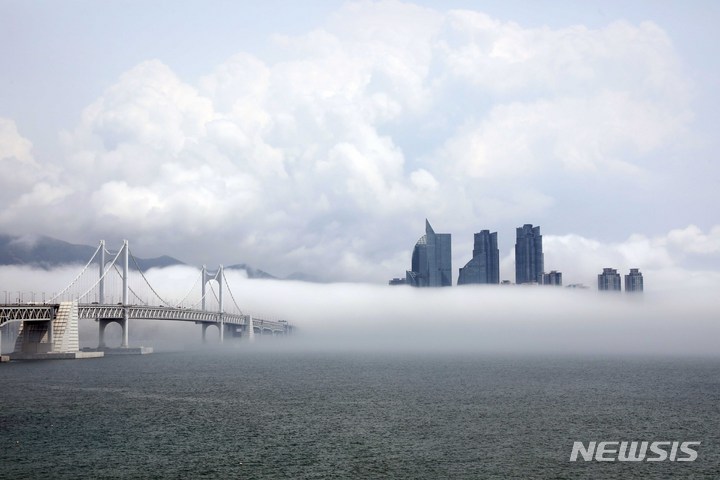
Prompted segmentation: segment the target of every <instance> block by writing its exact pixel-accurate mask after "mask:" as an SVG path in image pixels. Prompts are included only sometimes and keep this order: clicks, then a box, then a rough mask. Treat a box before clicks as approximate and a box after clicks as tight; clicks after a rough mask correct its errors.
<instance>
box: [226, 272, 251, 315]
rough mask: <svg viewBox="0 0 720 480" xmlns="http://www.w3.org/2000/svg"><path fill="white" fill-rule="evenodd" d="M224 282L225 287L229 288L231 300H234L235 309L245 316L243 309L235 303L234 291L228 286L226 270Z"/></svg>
mask: <svg viewBox="0 0 720 480" xmlns="http://www.w3.org/2000/svg"><path fill="white" fill-rule="evenodd" d="M222 275H223V280H225V286H226V287H227V290H228V292H229V293H230V298H231V299H232V301H233V303H234V304H235V308H237V309H238V312H240V315H245V314H244V313H243V311H242V308H240V306H239V305H238V304H237V302H236V301H235V295H233V293H232V289H231V288H230V285H229V284H228V281H227V277H226V276H225V270H223V274H222Z"/></svg>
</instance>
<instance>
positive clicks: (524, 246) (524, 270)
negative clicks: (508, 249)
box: [515, 224, 545, 284]
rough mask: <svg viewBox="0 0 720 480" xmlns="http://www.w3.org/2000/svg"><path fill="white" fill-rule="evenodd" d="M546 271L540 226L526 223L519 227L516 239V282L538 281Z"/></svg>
mask: <svg viewBox="0 0 720 480" xmlns="http://www.w3.org/2000/svg"><path fill="white" fill-rule="evenodd" d="M544 271H545V268H544V262H543V250H542V235H540V227H533V226H532V225H531V224H525V225H523V226H522V227H520V228H518V229H517V240H516V241H515V283H517V284H521V283H532V282H537V281H538V275H540V274H541V273H543V272H544Z"/></svg>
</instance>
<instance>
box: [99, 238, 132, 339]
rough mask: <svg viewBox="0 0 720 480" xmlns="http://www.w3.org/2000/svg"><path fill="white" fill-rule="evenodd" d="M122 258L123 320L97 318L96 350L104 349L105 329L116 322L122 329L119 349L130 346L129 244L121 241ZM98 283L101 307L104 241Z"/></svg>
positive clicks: (103, 288) (103, 287) (103, 301)
mask: <svg viewBox="0 0 720 480" xmlns="http://www.w3.org/2000/svg"><path fill="white" fill-rule="evenodd" d="M120 254H121V256H122V281H123V283H122V306H123V318H122V320H116V319H112V318H98V328H99V332H98V333H99V335H98V336H99V342H98V348H105V346H106V345H105V328H106V327H107V326H108V325H109V324H111V323H113V322H117V323H119V324H120V327H122V343H121V344H120V348H128V346H129V345H130V342H129V339H130V332H129V330H130V329H129V326H130V318H129V315H130V299H129V295H128V293H129V286H128V280H129V273H130V268H129V266H130V265H129V264H130V243H129V242H128V241H127V240H123V246H122V249H121V251H120ZM99 263H100V282H99V283H98V290H99V291H98V297H99V298H98V300H99V303H100V304H101V305H103V304H104V303H105V241H104V240H101V241H100V261H99Z"/></svg>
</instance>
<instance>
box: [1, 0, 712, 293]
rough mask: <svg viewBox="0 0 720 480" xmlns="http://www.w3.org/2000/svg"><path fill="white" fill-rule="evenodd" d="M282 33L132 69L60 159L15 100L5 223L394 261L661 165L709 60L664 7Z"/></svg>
mask: <svg viewBox="0 0 720 480" xmlns="http://www.w3.org/2000/svg"><path fill="white" fill-rule="evenodd" d="M273 42H274V48H275V49H276V50H277V52H278V53H277V54H276V55H275V56H274V57H273V56H270V55H268V57H267V58H261V57H259V56H253V55H251V54H249V53H246V52H239V53H237V54H236V55H234V56H232V57H231V58H229V59H228V60H227V61H225V62H223V63H222V64H220V65H218V66H217V67H216V68H214V69H213V70H212V71H211V72H209V73H207V75H205V76H203V77H202V78H201V79H200V80H199V81H197V82H196V84H195V83H192V82H191V81H189V80H188V79H182V78H180V77H179V76H178V75H177V74H176V73H175V72H174V71H173V70H172V69H171V68H170V67H169V66H167V65H165V64H164V63H162V61H160V60H149V61H146V62H143V63H141V64H139V65H137V66H135V67H133V68H131V69H129V70H128V71H127V72H125V73H124V74H123V75H122V76H121V77H120V78H119V79H118V81H117V82H116V83H114V84H113V85H111V86H110V87H109V88H107V90H106V91H105V92H104V93H103V94H102V95H101V96H100V97H99V98H98V99H97V100H96V101H94V102H92V104H91V105H89V106H88V107H87V108H86V109H85V111H84V112H83V113H82V117H81V120H80V122H79V124H78V125H77V126H76V128H74V129H71V130H70V131H69V132H67V133H65V134H64V137H63V138H64V148H65V152H64V157H63V160H62V161H61V162H57V163H56V164H55V163H54V162H48V161H44V160H43V161H40V160H38V161H37V166H33V162H35V160H33V158H32V155H31V154H30V144H29V142H28V141H27V140H25V139H23V138H22V137H21V136H19V134H18V133H17V131H16V129H15V127H14V124H12V122H10V121H4V122H0V153H1V154H2V155H0V157H2V160H1V161H3V162H6V161H12V162H15V163H16V164H17V163H20V164H22V165H25V166H26V167H27V168H28V170H27V172H30V173H22V174H21V175H20V177H21V178H25V177H27V179H26V180H25V181H24V182H25V183H22V182H19V183H17V185H19V186H18V187H17V188H15V189H14V190H13V189H12V188H10V187H8V188H9V189H8V190H6V191H5V192H4V193H3V195H6V196H7V199H6V200H7V203H8V204H12V205H14V206H13V210H12V211H11V212H3V213H2V214H0V227H2V228H3V229H5V230H10V231H13V230H18V231H20V232H28V233H51V234H53V235H56V236H61V237H65V238H69V239H78V238H77V237H78V236H79V235H82V236H83V239H84V241H91V240H94V239H95V238H97V237H105V238H111V237H113V236H116V237H118V238H120V237H128V238H132V239H134V240H135V241H136V242H140V243H142V242H148V243H149V242H154V243H156V244H161V245H163V246H164V248H166V249H167V251H168V252H169V253H173V254H174V255H176V256H182V257H184V258H186V259H187V260H188V261H194V262H198V263H200V262H203V261H208V256H211V258H212V259H215V258H222V260H220V261H223V262H227V261H228V260H227V259H236V260H230V261H247V262H250V263H253V264H255V265H256V266H258V267H260V268H263V269H265V270H268V271H271V272H275V273H278V274H287V273H290V272H292V271H296V270H305V271H307V272H308V273H311V274H317V275H319V276H321V277H322V276H326V277H331V278H343V279H354V280H363V279H372V280H383V279H386V278H388V277H390V276H393V275H398V274H399V273H400V272H402V271H404V270H405V268H406V267H407V265H406V264H404V263H401V262H400V261H399V259H401V258H403V257H406V258H407V259H408V260H407V261H409V255H410V253H409V250H410V248H411V247H412V242H414V240H415V239H416V237H417V235H418V232H419V231H421V230H422V219H423V218H425V217H430V218H431V219H432V218H437V219H442V223H443V224H444V225H449V226H450V227H457V226H459V225H473V226H474V225H476V224H477V223H481V222H488V221H493V222H502V225H503V226H507V225H512V224H522V223H524V222H526V221H527V217H528V216H534V215H537V216H543V215H547V214H548V212H549V211H550V210H551V209H552V208H555V207H559V208H561V207H562V205H564V204H566V203H567V202H568V201H575V199H570V198H567V197H564V198H559V197H558V196H559V195H562V193H561V192H560V191H559V189H558V188H557V187H558V185H557V183H556V182H559V181H572V180H573V179H583V180H586V179H588V178H594V176H596V175H599V178H602V179H603V180H608V179H612V180H613V181H627V179H630V181H635V180H637V179H639V178H644V175H646V174H647V173H648V171H649V170H652V172H653V173H656V172H658V171H662V169H663V161H664V160H663V155H662V150H663V149H665V148H668V146H670V145H673V144H674V143H676V142H678V141H679V140H680V139H682V138H683V135H685V130H686V128H687V125H688V122H689V121H690V119H691V114H690V111H689V107H688V96H689V94H688V91H689V88H690V87H689V81H688V80H687V78H686V76H685V74H684V72H683V70H682V69H681V68H680V65H679V62H678V59H677V55H676V53H675V51H674V49H673V45H672V42H671V41H670V39H669V38H668V36H667V35H666V34H665V33H664V32H663V31H662V29H660V28H659V27H658V26H656V25H654V24H652V23H642V24H639V25H633V24H630V23H627V22H616V23H612V24H610V25H608V26H606V27H604V28H600V29H595V30H593V29H589V28H586V27H584V26H582V25H578V26H574V27H570V28H564V29H550V28H547V27H544V28H525V27H523V26H521V25H517V24H514V23H507V22H501V21H499V20H496V19H493V18H491V17H489V16H487V15H485V14H482V13H478V12H471V11H464V10H456V11H450V12H442V11H439V10H432V9H427V8H423V7H420V6H417V5H413V4H409V3H401V2H396V1H383V2H351V3H348V4H346V5H344V6H343V7H342V8H340V9H339V10H338V11H337V12H336V13H335V14H334V15H333V16H332V18H330V19H329V20H328V22H327V23H326V24H325V25H323V26H321V27H319V28H317V29H315V30H313V31H310V32H307V33H305V34H300V35H296V36H288V35H277V36H276V37H275V38H274V39H273ZM8 152H9V153H8ZM8 158H9V159H11V160H7V159H8ZM649 158H652V162H650V161H649ZM37 171H42V172H43V174H42V175H40V174H38V173H37ZM558 176H560V177H562V180H557V179H554V177H558ZM38 180H42V183H41V182H39V181H38ZM0 181H2V180H0ZM5 181H6V182H7V180H5ZM36 182H37V183H38V186H35V183H36ZM593 188H594V189H593V190H591V191H588V192H585V193H586V194H587V195H588V196H589V197H592V196H593V195H600V194H602V195H605V194H607V190H608V189H609V190H610V191H611V194H612V195H614V196H617V194H618V191H617V190H613V189H612V187H608V185H607V184H602V183H601V182H597V185H595V186H594V187H593ZM600 211H601V207H600V206H595V205H594V204H591V205H589V207H588V211H587V212H584V214H585V215H593V213H598V212H600ZM445 228H447V227H445ZM445 228H440V229H441V230H444V229H445ZM570 228H572V227H570ZM78 232H82V233H81V234H79V233H78ZM626 235H627V233H618V238H621V237H624V236H626ZM358 239H362V241H358ZM710 243H711V244H712V242H710ZM650 246H651V247H652V245H650ZM646 247H648V246H647V245H645V244H643V243H642V242H639V243H635V244H628V245H626V247H624V248H627V249H633V248H634V249H635V250H636V253H632V252H626V253H625V254H626V255H635V256H639V255H640V253H638V252H641V251H642V249H644V248H646ZM702 248H708V247H702ZM618 255H620V253H618ZM647 261H648V262H649V264H652V265H655V264H656V263H658V264H661V263H662V262H663V257H662V256H657V257H655V256H650V257H648V258H647ZM362 266H366V267H364V268H363V267H362ZM595 268H596V267H593V270H594V269H595Z"/></svg>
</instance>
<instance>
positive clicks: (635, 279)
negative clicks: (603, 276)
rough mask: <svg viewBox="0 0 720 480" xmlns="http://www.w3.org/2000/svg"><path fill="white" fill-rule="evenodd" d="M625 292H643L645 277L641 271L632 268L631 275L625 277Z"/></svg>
mask: <svg viewBox="0 0 720 480" xmlns="http://www.w3.org/2000/svg"><path fill="white" fill-rule="evenodd" d="M625 291H626V292H642V291H643V276H642V273H640V269H638V268H631V269H630V274H629V275H625Z"/></svg>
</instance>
